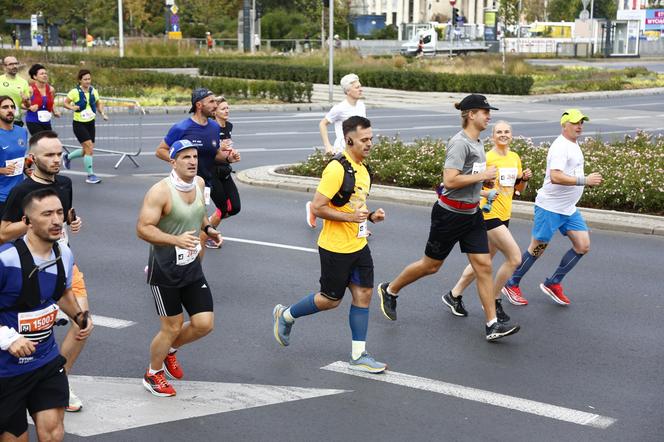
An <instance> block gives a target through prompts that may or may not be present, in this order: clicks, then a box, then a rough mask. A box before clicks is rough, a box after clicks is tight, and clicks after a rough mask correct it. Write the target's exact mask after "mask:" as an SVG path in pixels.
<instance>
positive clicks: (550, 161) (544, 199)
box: [535, 135, 585, 216]
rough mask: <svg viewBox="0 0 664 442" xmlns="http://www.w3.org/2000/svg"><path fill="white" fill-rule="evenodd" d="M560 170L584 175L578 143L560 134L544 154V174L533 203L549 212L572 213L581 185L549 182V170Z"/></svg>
mask: <svg viewBox="0 0 664 442" xmlns="http://www.w3.org/2000/svg"><path fill="white" fill-rule="evenodd" d="M554 169H556V170H561V171H562V172H563V173H564V174H565V175H569V176H576V177H579V176H585V175H584V172H583V152H581V148H580V147H579V145H578V144H576V143H572V142H571V141H569V140H568V139H567V138H565V137H563V136H562V135H560V136H559V137H558V138H556V139H555V141H554V142H553V143H552V144H551V147H549V153H548V154H547V156H546V176H545V177H544V184H543V185H542V188H541V189H539V190H538V191H537V197H536V198H535V204H536V205H538V206H540V207H541V208H542V209H545V210H548V211H550V212H555V213H560V214H561V215H567V216H569V215H572V214H573V213H574V212H576V203H578V202H579V200H580V199H581V195H583V186H563V185H560V184H553V183H551V170H554Z"/></svg>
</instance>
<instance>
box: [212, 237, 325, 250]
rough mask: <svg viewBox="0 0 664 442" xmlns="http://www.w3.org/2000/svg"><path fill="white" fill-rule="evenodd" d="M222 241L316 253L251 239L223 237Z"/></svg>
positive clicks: (303, 248) (302, 248) (304, 248)
mask: <svg viewBox="0 0 664 442" xmlns="http://www.w3.org/2000/svg"><path fill="white" fill-rule="evenodd" d="M224 241H231V242H241V243H245V244H255V245H257V246H267V247H277V248H279V249H289V250H299V251H300V252H309V253H318V250H317V249H309V248H306V247H298V246H289V245H288V244H279V243H275V242H265V241H254V240H251V239H242V238H230V237H228V236H224Z"/></svg>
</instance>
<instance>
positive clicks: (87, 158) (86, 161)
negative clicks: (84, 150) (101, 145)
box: [83, 155, 94, 175]
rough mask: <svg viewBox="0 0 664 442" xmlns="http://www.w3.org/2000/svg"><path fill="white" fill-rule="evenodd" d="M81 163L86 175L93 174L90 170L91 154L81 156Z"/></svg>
mask: <svg viewBox="0 0 664 442" xmlns="http://www.w3.org/2000/svg"><path fill="white" fill-rule="evenodd" d="M83 164H84V165H85V170H86V171H87V172H88V175H92V174H94V171H93V170H92V155H85V156H84V157H83Z"/></svg>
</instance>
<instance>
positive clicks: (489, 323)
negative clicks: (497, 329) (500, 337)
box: [486, 318, 498, 327]
mask: <svg viewBox="0 0 664 442" xmlns="http://www.w3.org/2000/svg"><path fill="white" fill-rule="evenodd" d="M496 322H498V320H497V319H496V318H493V319H492V320H491V321H489V322H487V323H486V326H487V327H491V326H492V325H493V324H495V323H496Z"/></svg>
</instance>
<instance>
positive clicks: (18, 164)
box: [5, 157, 25, 176]
mask: <svg viewBox="0 0 664 442" xmlns="http://www.w3.org/2000/svg"><path fill="white" fill-rule="evenodd" d="M5 164H6V166H5V167H9V166H11V165H12V164H13V165H14V172H13V173H12V174H11V175H9V176H16V175H21V174H22V173H23V166H24V164H25V158H24V157H19V158H14V159H13V160H6V161H5Z"/></svg>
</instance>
